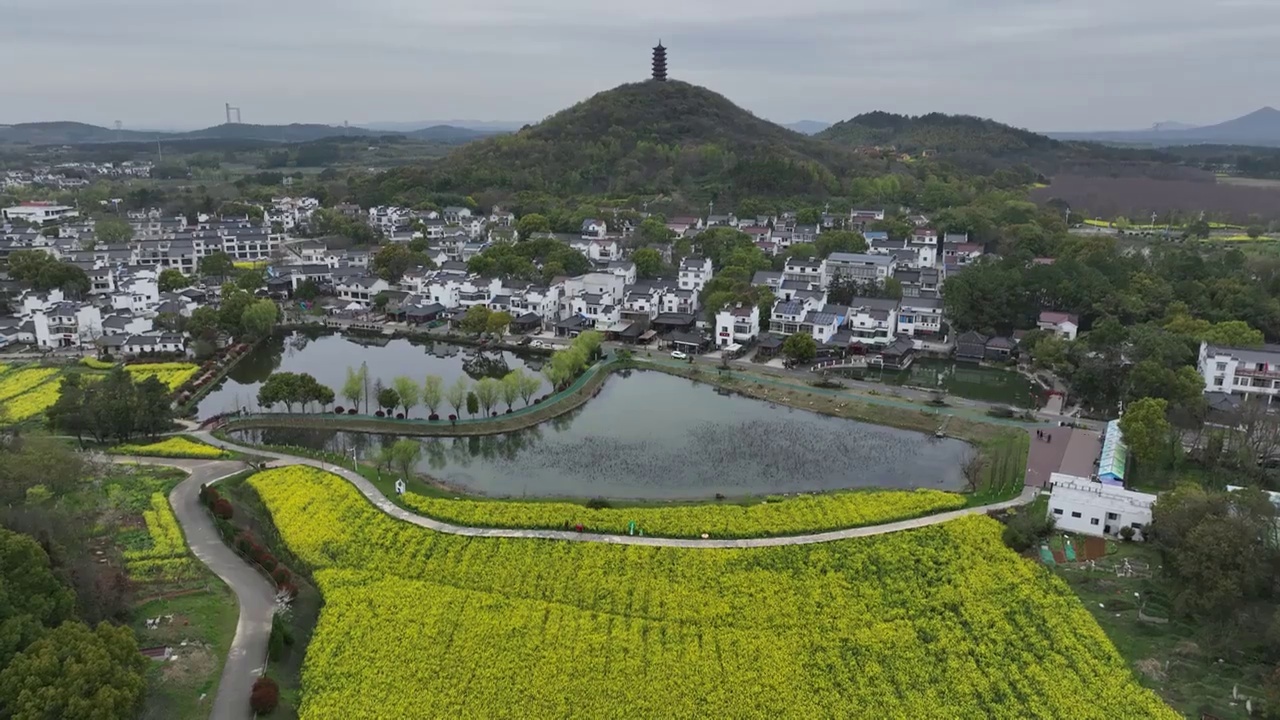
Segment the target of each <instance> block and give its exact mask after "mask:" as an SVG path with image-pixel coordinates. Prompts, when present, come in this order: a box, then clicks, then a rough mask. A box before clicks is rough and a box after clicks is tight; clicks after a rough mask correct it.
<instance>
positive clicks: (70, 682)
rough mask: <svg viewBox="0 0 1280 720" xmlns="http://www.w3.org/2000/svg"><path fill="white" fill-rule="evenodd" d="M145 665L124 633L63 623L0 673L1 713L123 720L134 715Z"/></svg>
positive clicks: (106, 626) (130, 636) (124, 630)
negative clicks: (2, 709)
mask: <svg viewBox="0 0 1280 720" xmlns="http://www.w3.org/2000/svg"><path fill="white" fill-rule="evenodd" d="M150 664H151V661H150V660H148V659H147V658H145V657H143V656H142V653H140V652H138V643H137V641H136V640H135V639H134V636H133V631H132V630H130V629H129V628H127V627H115V626H112V625H111V624H109V623H105V622H104V623H100V624H99V625H98V627H97V628H96V629H94V630H90V629H89V627H88V626H87V625H85V624H84V623H79V622H66V623H63V624H62V625H60V626H58V627H57V628H56V629H54V630H51V631H49V632H48V633H47V634H46V635H45V636H44V637H42V638H40V639H39V640H36V641H35V642H33V643H32V644H31V645H30V646H29V647H27V649H26V650H24V651H23V652H21V653H19V654H18V655H16V656H15V657H14V658H13V660H12V662H10V663H9V665H8V666H7V667H5V668H4V670H3V671H0V707H3V708H4V711H5V715H6V716H7V717H12V718H102V719H103V720H110V719H114V718H119V719H120V720H124V719H125V718H130V717H133V716H134V714H135V713H136V712H137V709H138V704H139V703H140V702H141V700H142V696H143V693H144V691H145V690H146V685H147V682H146V670H147V667H148V666H149V665H150Z"/></svg>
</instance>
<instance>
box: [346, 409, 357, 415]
mask: <svg viewBox="0 0 1280 720" xmlns="http://www.w3.org/2000/svg"><path fill="white" fill-rule="evenodd" d="M347 414H348V415H355V414H356V409H355V408H351V409H350V410H348V411H347Z"/></svg>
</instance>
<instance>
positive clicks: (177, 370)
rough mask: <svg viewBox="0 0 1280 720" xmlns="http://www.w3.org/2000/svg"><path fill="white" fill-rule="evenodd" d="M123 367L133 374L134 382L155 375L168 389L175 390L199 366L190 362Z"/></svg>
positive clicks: (193, 373) (189, 377)
mask: <svg viewBox="0 0 1280 720" xmlns="http://www.w3.org/2000/svg"><path fill="white" fill-rule="evenodd" d="M125 369H126V370H128V371H129V374H130V375H132V376H133V379H134V381H136V382H141V381H143V380H145V379H147V378H148V377H151V376H155V377H156V378H158V379H159V380H160V382H162V383H164V384H165V385H167V386H169V390H177V389H178V388H180V387H182V386H183V385H184V384H185V383H186V382H187V381H188V380H190V379H191V378H192V377H193V376H194V375H195V374H196V372H197V371H199V370H200V368H199V366H197V365H192V364H191V363H144V364H139V365H126V366H125Z"/></svg>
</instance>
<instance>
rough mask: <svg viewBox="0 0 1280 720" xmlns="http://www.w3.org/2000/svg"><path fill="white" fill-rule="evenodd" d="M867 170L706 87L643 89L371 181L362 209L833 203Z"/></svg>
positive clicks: (632, 88) (623, 90)
mask: <svg viewBox="0 0 1280 720" xmlns="http://www.w3.org/2000/svg"><path fill="white" fill-rule="evenodd" d="M859 165H860V161H859V160H858V158H857V157H856V156H855V155H854V154H853V153H852V152H851V151H850V150H849V149H847V148H843V147H839V146H836V145H834V144H829V143H824V142H822V141H819V140H815V139H813V138H810V137H806V136H804V135H801V134H799V133H796V132H793V131H790V130H787V129H786V128H783V127H780V126H778V125H775V124H773V123H771V122H767V121H765V120H761V119H759V118H757V117H755V116H754V115H752V114H751V113H749V112H747V111H745V110H743V109H742V108H740V107H738V106H736V105H734V104H733V103H732V102H730V101H729V100H727V99H726V98H724V97H723V96H721V95H718V94H716V93H714V92H711V91H710V90H707V89H705V88H701V87H697V86H695V85H690V84H688V83H683V82H675V81H673V82H665V83H660V82H642V83H633V84H629V85H622V86H620V87H617V88H614V89H613V90H609V91H606V92H602V93H599V94H597V95H595V96H593V97H591V98H589V99H587V100H585V101H583V102H581V103H578V104H577V105H574V106H573V107H570V108H568V109H566V110H563V111H561V112H559V113H556V114H555V115H552V116H551V117H549V118H547V119H546V120H544V121H542V122H541V123H538V124H536V125H533V126H529V127H525V128H523V129H521V130H520V131H519V132H517V133H514V134H511V135H504V136H499V137H493V138H488V139H485V140H481V141H478V142H475V143H472V144H470V145H468V146H466V147H464V148H462V149H460V150H459V151H458V152H456V153H453V154H452V155H450V156H449V157H447V158H445V159H444V160H442V161H440V162H438V163H436V164H434V165H432V166H429V167H426V168H415V169H410V168H404V169H400V170H396V171H393V172H391V173H388V174H387V175H385V176H381V177H378V178H374V179H373V180H371V181H370V182H368V183H366V184H365V185H364V187H363V188H362V189H361V201H362V202H368V203H371V204H372V203H378V202H391V201H393V200H394V199H396V198H397V197H401V198H402V199H404V198H403V197H402V196H403V194H405V193H411V192H413V191H415V190H421V189H423V188H426V189H429V190H431V191H435V192H466V193H470V192H479V191H484V190H502V191H512V192H515V191H521V190H536V191H545V192H554V193H562V194H573V193H606V192H607V193H655V194H656V193H669V192H675V191H681V190H683V191H692V192H695V193H697V192H702V191H706V193H707V194H715V193H720V194H725V193H727V194H732V195H735V196H743V195H827V194H834V193H837V192H839V190H840V189H841V179H842V178H843V177H844V176H846V175H847V174H848V173H849V172H850V171H851V170H853V169H855V168H856V167H858V166H859ZM409 199H412V198H409Z"/></svg>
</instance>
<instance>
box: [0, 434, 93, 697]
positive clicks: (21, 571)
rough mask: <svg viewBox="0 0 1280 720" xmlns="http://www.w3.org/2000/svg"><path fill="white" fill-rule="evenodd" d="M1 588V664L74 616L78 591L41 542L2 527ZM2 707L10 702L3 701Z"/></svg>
mask: <svg viewBox="0 0 1280 720" xmlns="http://www.w3.org/2000/svg"><path fill="white" fill-rule="evenodd" d="M6 459H11V458H6ZM0 588H3V592H0V667H4V666H5V665H7V664H8V663H9V662H10V660H11V659H12V658H13V657H14V655H15V654H16V653H19V652H21V651H22V650H24V649H25V648H27V646H28V645H30V644H31V643H33V642H35V641H36V640H37V639H38V638H39V637H40V636H41V635H42V634H44V633H45V631H46V630H47V629H48V628H51V627H54V626H56V625H58V624H59V623H62V622H63V621H65V620H68V619H70V618H71V616H72V613H73V612H74V610H75V595H73V594H72V593H71V591H70V590H69V589H67V588H66V587H64V586H63V585H62V583H60V582H58V579H57V577H55V576H54V574H53V570H52V569H51V568H50V564H49V556H48V554H47V553H45V551H44V549H43V548H41V547H40V545H39V543H37V542H36V541H35V540H33V539H32V538H31V537H29V536H27V535H23V534H21V533H16V532H12V531H9V530H6V529H3V528H0ZM0 677H2V674H0ZM0 697H3V690H2V689H0ZM0 707H5V708H6V709H7V708H8V707H9V706H8V705H7V704H3V703H0Z"/></svg>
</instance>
